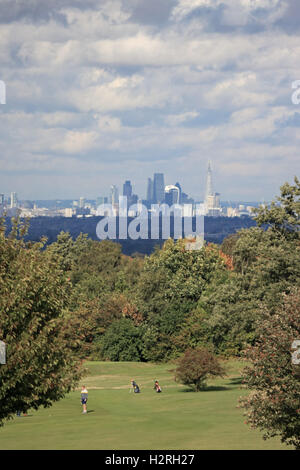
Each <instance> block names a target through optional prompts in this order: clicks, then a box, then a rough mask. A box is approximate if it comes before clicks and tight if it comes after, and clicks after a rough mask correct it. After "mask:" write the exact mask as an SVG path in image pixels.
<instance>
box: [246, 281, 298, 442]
mask: <svg viewBox="0 0 300 470" xmlns="http://www.w3.org/2000/svg"><path fill="white" fill-rule="evenodd" d="M262 320H263V321H260V323H259V325H258V326H259V338H258V340H257V342H256V344H255V346H253V347H251V348H249V349H248V350H247V351H246V353H245V354H246V358H247V359H248V360H250V362H251V366H250V367H247V368H246V369H245V371H244V383H245V384H246V385H247V387H248V388H249V389H250V390H251V393H250V395H249V396H248V397H247V398H244V399H241V404H242V406H243V407H244V408H245V409H246V410H247V421H248V423H249V424H250V425H251V426H253V427H258V428H260V429H262V430H263V431H264V433H265V437H273V436H276V435H279V436H280V438H281V440H282V442H284V443H286V444H291V445H294V446H295V447H296V448H297V449H299V450H300V364H299V361H298V360H296V361H293V357H292V354H293V352H294V351H293V348H292V346H293V343H294V342H295V340H300V289H293V290H292V292H291V293H290V294H289V295H284V302H283V305H281V306H280V307H279V308H278V310H277V311H276V312H275V313H274V314H271V313H270V312H269V311H268V310H264V311H263V313H262ZM299 359H300V357H299Z"/></svg>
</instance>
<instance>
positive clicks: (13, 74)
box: [0, 0, 300, 202]
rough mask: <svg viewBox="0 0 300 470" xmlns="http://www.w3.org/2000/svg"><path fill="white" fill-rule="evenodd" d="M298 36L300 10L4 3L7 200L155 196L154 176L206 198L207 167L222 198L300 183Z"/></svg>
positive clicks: (173, 2) (213, 4) (94, 0)
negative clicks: (126, 188)
mask: <svg viewBox="0 0 300 470" xmlns="http://www.w3.org/2000/svg"><path fill="white" fill-rule="evenodd" d="M299 36H300V2H299V0H151V1H150V0H0V80H1V81H2V82H4V83H5V87H6V104H0V193H4V194H5V195H7V196H9V195H10V192H11V191H15V192H17V194H18V198H19V199H30V200H35V199H79V197H86V198H87V199H95V198H96V197H98V196H105V195H108V193H109V188H110V185H113V184H115V185H117V186H118V187H119V189H120V191H121V190H122V185H123V183H124V181H125V180H131V182H132V185H133V190H134V192H135V193H137V194H138V195H139V196H140V198H145V197H146V187H147V178H148V177H149V176H152V175H153V173H155V172H157V173H164V175H165V184H166V185H167V184H175V183H176V182H180V184H181V187H182V189H183V191H185V192H186V193H188V194H189V195H190V196H191V197H194V198H195V199H196V200H202V199H203V197H204V193H205V178H206V170H207V164H208V161H209V160H210V161H211V165H212V171H213V183H214V190H215V191H217V192H219V193H220V194H221V200H222V201H224V202H225V201H269V200H271V199H274V198H275V197H276V196H278V195H279V193H280V189H279V188H280V186H281V185H282V184H283V183H285V182H286V181H288V182H289V183H291V184H292V183H293V180H294V176H296V175H297V176H299V173H300V171H299V170H300V148H299V142H300V40H299V39H300V38H299ZM297 81H299V83H297ZM293 87H294V88H293ZM0 101H1V100H0Z"/></svg>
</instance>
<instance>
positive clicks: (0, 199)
mask: <svg viewBox="0 0 300 470" xmlns="http://www.w3.org/2000/svg"><path fill="white" fill-rule="evenodd" d="M0 206H4V194H0Z"/></svg>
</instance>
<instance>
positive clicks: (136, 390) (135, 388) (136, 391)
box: [131, 380, 140, 393]
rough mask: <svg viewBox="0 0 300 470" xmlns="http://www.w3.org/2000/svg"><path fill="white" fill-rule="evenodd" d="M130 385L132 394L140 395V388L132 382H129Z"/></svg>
mask: <svg viewBox="0 0 300 470" xmlns="http://www.w3.org/2000/svg"><path fill="white" fill-rule="evenodd" d="M131 384H132V386H133V391H134V393H140V387H139V386H138V384H137V383H136V382H135V381H134V380H132V381H131Z"/></svg>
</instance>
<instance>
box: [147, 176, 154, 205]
mask: <svg viewBox="0 0 300 470" xmlns="http://www.w3.org/2000/svg"><path fill="white" fill-rule="evenodd" d="M146 199H147V202H149V203H151V202H153V181H152V179H151V178H148V183H147V195H146Z"/></svg>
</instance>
